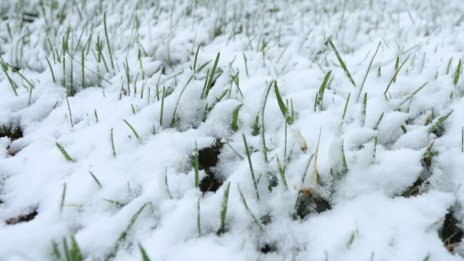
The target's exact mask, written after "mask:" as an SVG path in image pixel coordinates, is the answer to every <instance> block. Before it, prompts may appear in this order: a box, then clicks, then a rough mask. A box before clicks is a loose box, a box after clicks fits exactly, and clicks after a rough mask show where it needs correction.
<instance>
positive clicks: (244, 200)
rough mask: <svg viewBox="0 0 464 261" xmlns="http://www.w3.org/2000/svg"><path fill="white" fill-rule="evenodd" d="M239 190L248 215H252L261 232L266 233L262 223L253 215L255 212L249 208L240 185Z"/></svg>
mask: <svg viewBox="0 0 464 261" xmlns="http://www.w3.org/2000/svg"><path fill="white" fill-rule="evenodd" d="M237 189H238V193H239V194H240V199H241V200H242V204H243V206H244V207H245V209H246V210H247V212H248V214H250V216H251V219H253V222H254V223H255V224H256V225H257V226H258V228H259V230H261V231H264V228H263V226H262V225H261V223H260V222H259V221H258V219H257V218H256V216H255V215H254V214H253V212H251V209H250V207H249V206H248V203H247V201H246V199H245V196H243V193H242V190H241V189H240V185H239V184H237Z"/></svg>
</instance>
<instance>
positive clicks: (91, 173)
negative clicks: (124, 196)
mask: <svg viewBox="0 0 464 261" xmlns="http://www.w3.org/2000/svg"><path fill="white" fill-rule="evenodd" d="M89 173H90V176H92V179H93V180H94V181H95V183H97V185H98V187H99V188H102V187H103V186H102V184H101V183H100V181H99V180H98V179H97V177H96V176H95V175H94V174H93V172H92V171H89Z"/></svg>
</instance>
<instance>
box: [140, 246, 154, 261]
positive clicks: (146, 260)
mask: <svg viewBox="0 0 464 261" xmlns="http://www.w3.org/2000/svg"><path fill="white" fill-rule="evenodd" d="M139 250H140V256H141V257H142V261H151V259H150V257H148V255H147V251H145V249H144V248H143V246H142V245H141V244H140V243H139Z"/></svg>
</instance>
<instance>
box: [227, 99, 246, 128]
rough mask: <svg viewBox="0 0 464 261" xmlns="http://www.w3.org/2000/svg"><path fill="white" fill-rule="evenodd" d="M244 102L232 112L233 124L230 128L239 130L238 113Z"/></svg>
mask: <svg viewBox="0 0 464 261" xmlns="http://www.w3.org/2000/svg"><path fill="white" fill-rule="evenodd" d="M242 106H243V104H240V105H239V106H237V108H235V110H234V112H233V113H232V124H231V126H230V128H231V129H232V130H233V131H238V114H239V112H240V109H241V108H242Z"/></svg>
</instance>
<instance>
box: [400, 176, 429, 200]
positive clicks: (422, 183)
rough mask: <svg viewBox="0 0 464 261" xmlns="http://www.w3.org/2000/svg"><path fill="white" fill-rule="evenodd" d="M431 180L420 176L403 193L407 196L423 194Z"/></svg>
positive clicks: (402, 194)
mask: <svg viewBox="0 0 464 261" xmlns="http://www.w3.org/2000/svg"><path fill="white" fill-rule="evenodd" d="M428 184H429V182H428V181H427V180H425V179H423V178H418V179H417V180H416V181H415V182H414V183H413V184H412V185H411V186H410V187H408V188H407V189H406V190H405V191H403V192H402V193H401V196H403V197H405V198H409V197H414V196H418V195H420V194H422V192H423V191H424V188H425V187H427V185H428Z"/></svg>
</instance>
